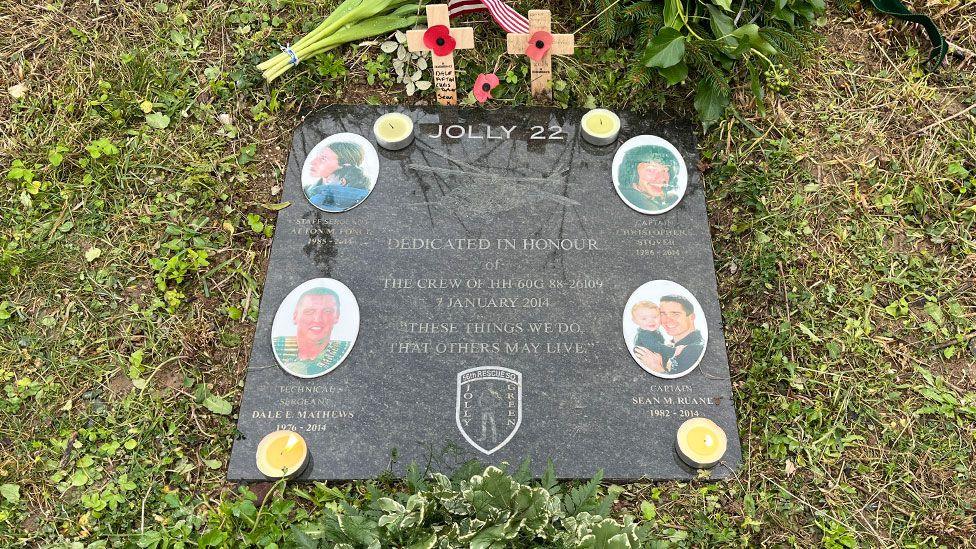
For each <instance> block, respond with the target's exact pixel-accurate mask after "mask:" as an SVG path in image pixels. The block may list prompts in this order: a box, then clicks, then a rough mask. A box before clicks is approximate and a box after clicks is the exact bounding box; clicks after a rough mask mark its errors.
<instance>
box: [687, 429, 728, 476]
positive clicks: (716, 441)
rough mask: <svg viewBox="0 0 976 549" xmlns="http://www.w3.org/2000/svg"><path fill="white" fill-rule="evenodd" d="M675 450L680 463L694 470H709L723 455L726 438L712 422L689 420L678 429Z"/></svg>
mask: <svg viewBox="0 0 976 549" xmlns="http://www.w3.org/2000/svg"><path fill="white" fill-rule="evenodd" d="M675 448H676V449H677V451H678V456H679V457H680V458H681V460H682V461H684V462H685V463H687V464H688V465H689V466H691V467H694V468H696V469H710V468H712V467H714V466H715V464H717V463H718V462H719V460H721V459H722V456H724V455H725V450H726V449H727V448H728V437H727V436H726V435H725V431H724V430H723V429H722V428H721V427H719V426H718V425H717V424H716V423H715V422H714V421H712V420H710V419H706V418H703V417H696V418H692V419H689V420H688V421H686V422H684V423H682V424H681V427H679V428H678V434H677V440H676V441H675Z"/></svg>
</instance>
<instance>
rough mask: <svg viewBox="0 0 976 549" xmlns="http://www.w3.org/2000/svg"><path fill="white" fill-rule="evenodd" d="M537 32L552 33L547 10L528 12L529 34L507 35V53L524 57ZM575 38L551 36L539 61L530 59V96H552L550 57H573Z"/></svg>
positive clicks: (567, 35)
mask: <svg viewBox="0 0 976 549" xmlns="http://www.w3.org/2000/svg"><path fill="white" fill-rule="evenodd" d="M539 31H545V32H548V33H551V32H552V15H551V14H550V12H549V10H529V33H528V34H515V33H511V34H509V35H508V53H511V54H516V55H525V54H526V49H528V47H529V38H531V37H532V35H533V34H535V33H536V32H539ZM575 49H576V48H575V37H574V35H572V34H553V35H552V46H551V47H550V48H549V51H547V52H546V54H545V56H543V57H542V59H541V60H539V61H536V60H535V59H530V63H531V65H530V67H531V74H532V95H535V96H539V95H543V94H547V95H549V96H550V97H551V96H552V86H551V83H552V56H553V55H573V51H574V50H575Z"/></svg>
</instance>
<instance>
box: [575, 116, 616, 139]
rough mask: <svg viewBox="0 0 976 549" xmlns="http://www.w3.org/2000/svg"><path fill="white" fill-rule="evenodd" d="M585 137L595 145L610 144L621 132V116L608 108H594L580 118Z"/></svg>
mask: <svg viewBox="0 0 976 549" xmlns="http://www.w3.org/2000/svg"><path fill="white" fill-rule="evenodd" d="M580 126H581V127H582V133H583V139H584V140H586V142H588V143H592V144H594V145H601V146H602V145H609V144H611V143H613V142H614V141H616V140H617V134H618V133H620V117H618V116H617V115H616V113H614V112H613V111H608V110H607V109H593V110H591V111H588V112H587V113H586V114H584V115H583V118H582V120H580Z"/></svg>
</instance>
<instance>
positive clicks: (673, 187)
mask: <svg viewBox="0 0 976 549" xmlns="http://www.w3.org/2000/svg"><path fill="white" fill-rule="evenodd" d="M687 187H688V168H687V167H686V166H685V161H684V159H683V158H681V153H679V152H678V149H676V148H674V145H672V144H671V143H669V142H668V141H667V140H665V139H662V138H660V137H657V136H656V135H638V136H637V137H632V138H630V139H628V140H627V142H626V143H624V144H623V145H621V146H620V148H619V149H617V152H616V154H615V155H614V157H613V188H614V189H615V190H616V191H617V195H619V196H620V199H621V200H623V201H624V202H625V203H626V204H627V205H628V206H630V207H631V208H632V209H634V210H637V211H638V212H641V213H645V214H661V213H664V212H666V211H668V210H670V209H671V208H673V207H675V206H677V205H678V202H680V201H681V197H683V196H684V195H685V189H686V188H687Z"/></svg>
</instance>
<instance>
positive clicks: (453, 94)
mask: <svg viewBox="0 0 976 549" xmlns="http://www.w3.org/2000/svg"><path fill="white" fill-rule="evenodd" d="M427 24H428V25H430V27H429V28H427V29H414V30H409V31H407V49H409V50H410V51H429V52H431V57H432V63H431V64H432V65H433V66H434V86H435V87H436V88H437V102H438V103H440V104H441V105H457V80H456V77H455V75H454V50H468V49H471V48H473V47H474V29H472V28H471V27H458V28H451V18H450V15H449V13H448V9H447V4H428V5H427Z"/></svg>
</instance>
